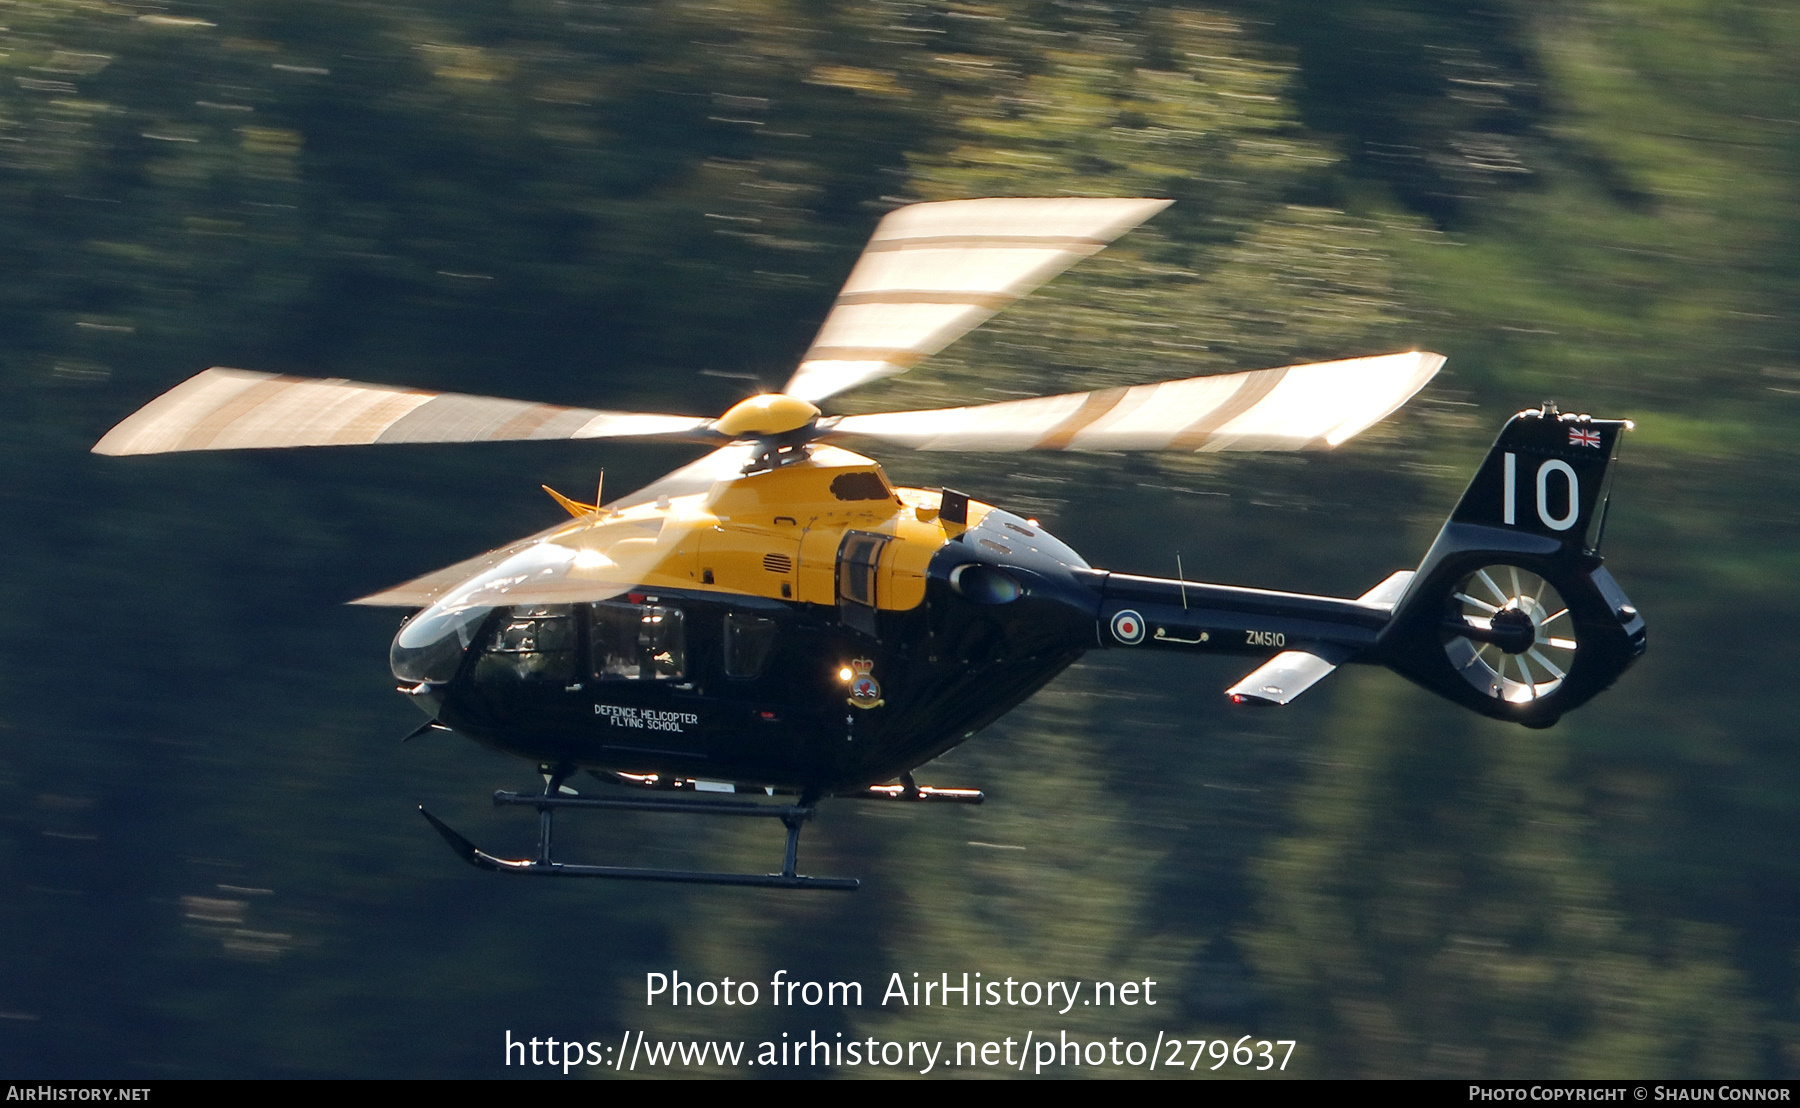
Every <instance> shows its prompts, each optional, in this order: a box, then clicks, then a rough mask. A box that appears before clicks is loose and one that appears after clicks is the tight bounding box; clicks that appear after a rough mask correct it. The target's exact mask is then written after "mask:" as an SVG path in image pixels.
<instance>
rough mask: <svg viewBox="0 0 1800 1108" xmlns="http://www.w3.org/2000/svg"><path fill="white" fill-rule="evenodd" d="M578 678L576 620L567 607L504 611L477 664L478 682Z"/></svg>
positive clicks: (531, 607) (518, 608)
mask: <svg viewBox="0 0 1800 1108" xmlns="http://www.w3.org/2000/svg"><path fill="white" fill-rule="evenodd" d="M574 677H575V619H574V615H573V614H572V613H571V611H570V609H569V606H568V605H566V604H553V605H552V604H539V605H532V606H524V607H517V608H510V609H507V610H505V611H503V612H502V613H501V616H500V618H499V619H498V620H497V621H496V622H495V623H494V630H493V632H492V633H491V634H490V635H489V636H488V641H487V644H486V648H485V649H484V650H483V652H482V655H481V658H480V660H479V661H478V662H476V664H475V679H476V680H477V681H496V680H498V681H505V680H514V681H572V680H574Z"/></svg>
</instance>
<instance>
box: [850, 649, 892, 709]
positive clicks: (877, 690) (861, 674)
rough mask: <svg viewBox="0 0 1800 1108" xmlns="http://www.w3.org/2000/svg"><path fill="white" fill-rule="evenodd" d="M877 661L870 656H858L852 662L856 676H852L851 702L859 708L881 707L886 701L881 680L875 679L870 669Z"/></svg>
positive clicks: (851, 665) (851, 667)
mask: <svg viewBox="0 0 1800 1108" xmlns="http://www.w3.org/2000/svg"><path fill="white" fill-rule="evenodd" d="M874 668H875V663H874V662H873V661H871V660H870V659H868V658H857V659H856V660H855V661H852V662H851V663H850V669H851V670H852V672H853V673H854V674H855V676H853V677H851V678H850V703H851V704H852V705H854V706H855V707H858V708H879V707H881V705H882V704H883V703H884V701H883V700H882V699H881V682H879V681H877V680H875V677H874V675H873V674H871V673H870V672H869V671H870V670H872V669H874Z"/></svg>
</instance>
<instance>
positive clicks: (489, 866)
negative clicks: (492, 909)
mask: <svg viewBox="0 0 1800 1108" xmlns="http://www.w3.org/2000/svg"><path fill="white" fill-rule="evenodd" d="M568 776H569V771H567V770H558V771H556V772H549V771H548V770H547V769H546V772H545V773H544V791H543V792H541V793H538V794H535V795H531V794H526V793H514V792H506V791H504V790H502V791H500V792H496V793H495V794H494V805H495V806H496V807H500V806H504V805H516V806H519V807H527V808H536V809H537V810H538V849H537V857H536V858H521V859H510V858H499V857H496V856H494V855H492V854H489V853H488V852H487V851H485V850H482V849H481V848H479V847H477V846H476V845H475V844H474V843H472V842H470V841H469V840H468V839H465V838H463V837H462V835H460V834H458V833H457V832H456V831H455V830H454V829H452V828H451V827H450V826H449V825H448V824H446V823H445V822H444V821H443V820H441V819H438V818H437V817H436V816H434V815H432V814H431V813H430V812H428V811H426V810H425V808H424V806H422V805H421V806H420V808H419V814H420V815H422V816H424V817H425V819H426V820H427V821H428V822H430V824H431V826H432V827H434V828H436V829H437V833H438V834H440V835H442V836H443V837H444V841H445V842H447V843H449V844H450V849H452V850H454V851H456V853H457V854H458V855H459V856H461V858H462V859H463V860H464V861H465V862H468V863H469V864H470V865H473V866H476V867H479V868H481V869H486V870H493V871H494V872H496V873H522V874H529V875H532V876H536V877H609V878H613V879H615V880H626V881H677V882H683V883H686V884H691V885H754V886H760V887H763V888H772V889H839V890H843V891H851V890H854V889H856V888H859V887H860V886H861V885H862V882H861V881H859V880H857V879H856V878H854V877H809V876H806V875H804V874H801V873H797V872H795V870H796V867H797V866H798V864H799V850H800V828H801V827H802V826H804V825H805V823H806V821H807V820H809V819H811V818H812V817H813V810H814V798H812V797H810V796H802V797H801V798H800V802H799V803H797V804H758V803H756V802H755V801H746V800H661V799H657V800H652V799H649V798H647V797H646V798H642V799H639V798H635V797H634V798H631V799H616V800H601V799H597V798H590V797H584V796H577V795H571V794H573V793H574V790H573V789H569V788H567V787H565V786H564V785H563V782H564V781H565V780H567V778H568ZM558 808H604V809H613V810H619V809H623V810H626V811H638V812H678V813H684V814H688V815H699V816H752V817H755V816H761V817H763V818H765V819H778V820H780V821H781V823H782V826H784V827H786V828H787V849H786V851H785V853H784V856H783V858H782V864H781V872H780V873H706V872H704V871H700V870H682V869H647V868H640V867H636V866H583V865H573V864H571V863H567V862H558V861H555V860H553V859H552V858H551V856H550V841H551V825H552V821H553V819H554V817H555V814H556V810H557V809H558Z"/></svg>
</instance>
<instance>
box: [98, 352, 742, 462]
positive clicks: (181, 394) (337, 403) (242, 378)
mask: <svg viewBox="0 0 1800 1108" xmlns="http://www.w3.org/2000/svg"><path fill="white" fill-rule="evenodd" d="M710 422H711V420H709V419H701V418H695V417H692V416H673V415H642V414H638V413H634V412H603V411H596V410H593V409H590V408H564V407H560V406H558V405H555V404H534V403H531V402H529V401H524V400H499V399H496V398H494V397H491V396H465V395H463V394H461V393H453V392H441V393H439V392H425V391H422V390H419V389H401V388H392V387H390V386H387V385H366V384H362V383H360V382H356V381H344V380H339V379H336V378H333V379H330V380H323V381H320V380H312V379H309V378H305V377H283V376H277V375H275V374H272V373H252V372H250V371H249V370H243V369H223V368H214V369H209V370H206V371H205V372H203V373H199V374H196V375H195V376H193V377H190V378H188V379H187V380H186V381H183V382H182V383H181V384H179V385H176V386H175V387H174V388H172V389H170V390H169V391H168V392H165V393H163V394H162V395H161V396H159V397H157V398H156V399H155V400H152V401H151V402H150V403H148V404H146V405H144V406H143V407H142V408H139V409H138V410H137V411H136V412H135V413H133V414H132V415H130V416H128V417H126V419H125V421H124V422H122V423H120V424H119V425H118V426H117V427H114V428H113V429H112V430H111V431H108V432H107V433H106V436H105V437H104V438H102V439H101V440H100V441H99V442H98V443H96V444H94V453H96V454H163V453H168V452H171V451H177V450H247V449H257V448H267V447H281V446H355V445H363V444H368V443H399V442H482V441H492V440H500V439H596V438H621V437H658V436H681V437H686V438H693V439H698V440H701V441H715V442H716V441H718V439H719V438H720V436H718V435H716V434H713V433H712V432H710V431H707V430H706V426H707V424H708V423H710Z"/></svg>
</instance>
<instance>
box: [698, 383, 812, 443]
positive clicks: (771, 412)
mask: <svg viewBox="0 0 1800 1108" xmlns="http://www.w3.org/2000/svg"><path fill="white" fill-rule="evenodd" d="M818 418H819V409H818V407H817V406H816V405H814V404H810V403H808V402H806V401H804V400H801V399H800V398H799V397H795V396H786V395H783V394H781V393H764V394H762V395H761V396H752V397H751V398H750V399H748V400H741V401H739V402H738V403H736V404H734V405H732V406H731V408H730V410H729V411H727V412H726V413H725V414H724V415H722V416H720V417H719V418H718V419H716V420H714V421H713V425H712V429H713V430H714V431H717V432H719V433H720V434H721V435H729V436H731V437H732V438H734V439H746V438H755V439H771V438H775V437H776V436H778V435H786V434H790V433H792V432H794V431H798V430H801V429H802V428H805V427H808V426H810V425H812V424H813V423H815V422H817V421H818Z"/></svg>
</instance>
